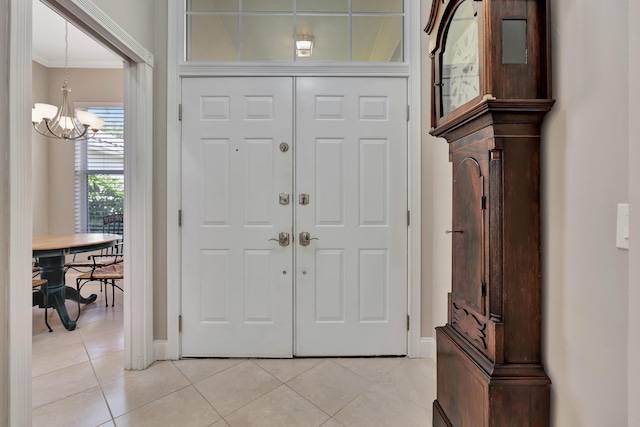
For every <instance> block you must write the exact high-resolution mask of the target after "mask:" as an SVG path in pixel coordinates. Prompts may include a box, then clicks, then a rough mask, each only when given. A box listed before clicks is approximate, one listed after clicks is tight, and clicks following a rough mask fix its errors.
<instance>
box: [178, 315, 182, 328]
mask: <svg viewBox="0 0 640 427" xmlns="http://www.w3.org/2000/svg"><path fill="white" fill-rule="evenodd" d="M178 332H182V314H181V315H179V316H178Z"/></svg>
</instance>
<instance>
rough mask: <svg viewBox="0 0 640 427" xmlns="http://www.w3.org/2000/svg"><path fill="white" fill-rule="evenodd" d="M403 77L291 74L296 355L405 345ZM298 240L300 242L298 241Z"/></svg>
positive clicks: (388, 350)
mask: <svg viewBox="0 0 640 427" xmlns="http://www.w3.org/2000/svg"><path fill="white" fill-rule="evenodd" d="M406 96H407V89H406V79H402V78H336V77H326V78H316V77H303V78H298V79H297V85H296V98H297V104H296V110H297V126H296V128H297V135H296V153H297V155H296V162H297V163H296V164H297V174H296V185H297V190H296V191H297V193H298V194H300V193H304V194H308V195H309V197H308V200H309V202H308V204H307V205H302V204H300V203H298V204H296V225H297V230H296V232H300V231H307V232H309V233H310V235H311V237H312V238H317V239H318V240H311V241H310V244H309V245H308V246H301V245H300V244H298V245H296V253H297V255H296V264H297V265H296V314H297V317H296V329H297V331H296V354H297V355H300V356H356V355H360V356H362V355H369V356H371V355H401V354H406V351H407V337H406V330H407V328H406V321H407V317H406V316H407V214H406V212H407V172H406V170H407V168H406V162H407V120H406V105H407V103H406ZM298 243H300V242H299V239H298Z"/></svg>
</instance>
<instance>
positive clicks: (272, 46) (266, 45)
mask: <svg viewBox="0 0 640 427" xmlns="http://www.w3.org/2000/svg"><path fill="white" fill-rule="evenodd" d="M292 27H293V15H245V16H243V18H242V55H241V56H242V61H276V62H277V61H293V38H292V37H291V30H290V28H292Z"/></svg>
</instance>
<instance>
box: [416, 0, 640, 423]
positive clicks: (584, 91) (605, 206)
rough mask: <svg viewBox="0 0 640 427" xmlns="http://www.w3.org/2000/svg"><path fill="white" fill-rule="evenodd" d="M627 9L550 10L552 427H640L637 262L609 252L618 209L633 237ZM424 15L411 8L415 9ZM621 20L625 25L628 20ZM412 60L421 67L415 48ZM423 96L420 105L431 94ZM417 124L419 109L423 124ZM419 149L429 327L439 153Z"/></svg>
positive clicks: (545, 212) (439, 148)
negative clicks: (625, 209) (622, 206)
mask: <svg viewBox="0 0 640 427" xmlns="http://www.w3.org/2000/svg"><path fill="white" fill-rule="evenodd" d="M634 3H637V2H635V1H628V0H616V1H610V2H601V1H598V0H563V1H552V2H551V4H552V11H551V12H552V13H551V18H552V35H553V84H554V97H555V98H556V99H557V104H556V106H555V107H554V108H553V110H552V112H551V113H550V114H549V115H548V117H547V118H546V120H545V123H544V126H543V143H542V152H543V157H542V161H543V166H542V180H543V196H542V216H543V225H542V233H543V342H542V346H543V358H544V364H545V367H546V369H547V372H548V374H549V376H550V378H551V380H552V382H553V385H552V392H551V398H552V425H553V426H556V427H574V426H576V427H578V426H579V427H590V426H593V427H599V426H626V425H634V426H635V425H640V421H639V419H640V412H639V411H640V409H639V408H640V405H639V404H638V402H640V369H639V368H638V367H637V364H636V363H634V361H637V360H640V314H638V310H636V309H635V307H637V304H640V288H639V287H640V271H639V270H638V269H639V268H640V256H639V255H640V251H639V250H636V251H635V252H634V251H633V247H632V251H631V252H629V253H628V252H627V251H624V250H620V249H617V248H616V247H615V231H616V205H617V204H618V203H620V202H626V201H628V200H629V201H630V202H631V205H632V206H631V209H632V216H633V215H635V218H633V217H632V221H633V222H632V233H634V231H635V233H636V236H637V235H638V231H637V230H639V229H640V224H639V220H638V206H640V200H639V199H640V195H639V194H638V193H639V191H640V189H639V187H640V184H638V183H640V172H639V170H640V169H639V168H638V167H637V166H635V165H637V164H638V161H640V152H639V151H640V149H639V148H638V147H637V145H638V144H637V137H635V138H634V141H633V142H634V143H632V141H631V139H632V138H631V137H630V135H638V134H640V120H637V117H638V115H639V113H640V105H639V102H638V100H637V98H633V97H630V96H629V94H630V93H636V94H637V93H640V87H639V86H640V85H639V84H638V83H637V79H634V78H632V76H637V75H638V74H639V73H640V65H639V64H638V58H637V56H638V55H637V52H638V50H637V46H638V45H639V44H638V42H639V40H638V35H639V30H638V29H637V28H635V27H634V25H635V22H637V18H638V17H639V13H638V12H639V11H638V9H640V6H639V5H638V4H634ZM430 5H431V2H430V1H429V0H422V7H423V9H427V10H429V8H430ZM630 8H631V9H633V13H632V14H630V15H632V16H635V17H636V19H635V20H634V19H632V18H631V17H628V16H627V14H628V11H629V9H630ZM630 23H633V25H631V24H630ZM630 35H631V36H632V37H633V38H634V40H636V41H635V44H633V42H630V41H629V40H630ZM423 51H424V52H425V56H426V51H427V48H426V45H425V47H424V48H423ZM630 58H631V59H632V61H633V62H631V63H630ZM426 71H428V69H425V70H424V71H423V72H424V73H425V74H426ZM630 82H631V83H630ZM424 88H425V89H424V94H423V96H424V97H425V98H427V97H429V90H430V89H429V86H428V85H424ZM427 105H428V104H427ZM627 107H629V108H627ZM428 118H429V112H428V110H427V109H425V117H424V120H425V123H429V120H428ZM425 128H428V126H425ZM423 140H424V143H425V145H424V150H425V159H424V163H423V166H424V171H423V185H424V186H429V187H430V190H425V194H424V195H425V198H424V199H423V211H424V212H425V218H424V224H425V225H424V227H425V233H431V234H432V236H433V242H432V243H433V248H432V249H431V253H430V257H431V259H430V260H428V262H426V263H425V267H424V269H423V273H424V277H423V282H424V286H423V291H424V292H425V293H427V292H429V290H430V295H431V298H432V304H433V311H432V312H431V313H429V312H428V311H427V310H428V306H423V315H424V316H429V315H431V317H432V319H433V320H432V326H438V325H442V324H444V322H445V321H446V312H445V309H446V299H445V296H446V293H447V292H448V290H449V289H450V281H451V278H450V270H448V268H449V266H450V264H449V263H450V242H448V241H444V239H443V238H444V235H443V234H441V233H442V232H443V229H444V228H445V227H447V226H448V225H449V224H448V223H447V220H448V218H450V209H451V193H450V188H451V184H450V181H449V180H450V178H449V177H450V174H451V170H450V166H448V164H447V158H446V152H445V149H444V148H443V146H445V145H446V144H445V143H444V142H441V143H436V145H432V141H431V138H430V137H428V136H426V135H425V137H424V138H423ZM630 164H631V165H634V166H635V170H634V168H631V171H630ZM630 173H631V175H630ZM431 179H433V182H430V180H431ZM629 190H631V191H632V192H633V194H631V195H630V194H629ZM634 205H635V207H636V208H635V210H634V207H633V206H634ZM430 207H432V208H433V209H434V212H431V213H429V212H428V211H429V208H430ZM429 224H432V227H431V230H429V229H428V227H429ZM634 225H635V228H633V227H634ZM639 239H640V238H638V237H636V241H637V240H639ZM425 240H426V242H425V244H426V245H427V248H426V249H424V250H425V252H427V251H428V250H429V248H428V245H429V242H428V239H425ZM629 256H632V257H633V259H634V260H635V263H633V262H632V263H629V260H628V258H629ZM634 264H635V267H633V265H634ZM630 265H631V266H632V267H630ZM425 270H426V271H425ZM628 300H629V301H628ZM425 303H426V304H428V302H427V301H425ZM634 303H635V304H634ZM630 304H632V306H631V307H633V308H634V310H629V306H630ZM425 323H426V322H423V327H424V326H427V325H426V324H425ZM425 329H426V328H425ZM430 334H433V331H432V330H423V333H422V335H423V336H429V335H430ZM628 367H629V368H628ZM627 390H628V392H627ZM631 420H633V422H632V421H631Z"/></svg>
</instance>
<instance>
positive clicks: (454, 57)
mask: <svg viewBox="0 0 640 427" xmlns="http://www.w3.org/2000/svg"><path fill="white" fill-rule="evenodd" d="M444 49H445V50H444V52H443V54H442V69H441V76H442V90H441V108H442V115H443V116H444V115H446V114H449V113H450V112H452V111H453V110H455V109H457V108H458V107H460V106H462V105H464V104H466V103H467V102H469V101H470V100H472V99H473V98H475V97H477V96H479V95H480V73H479V71H480V64H479V53H478V52H479V49H478V19H477V15H476V13H475V12H474V10H473V7H472V6H471V2H470V1H469V0H467V1H464V2H462V3H461V4H460V6H459V7H458V9H456V12H455V14H454V15H453V18H452V20H451V24H450V25H449V30H448V32H447V37H446V40H445V44H444Z"/></svg>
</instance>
